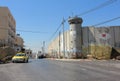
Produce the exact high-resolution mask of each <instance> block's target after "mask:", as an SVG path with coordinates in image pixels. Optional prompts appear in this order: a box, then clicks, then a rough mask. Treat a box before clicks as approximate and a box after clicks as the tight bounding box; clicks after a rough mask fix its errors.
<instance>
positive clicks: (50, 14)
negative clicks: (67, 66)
mask: <svg viewBox="0 0 120 81" xmlns="http://www.w3.org/2000/svg"><path fill="white" fill-rule="evenodd" d="M107 1H114V3H112V4H110V5H107V6H105V7H103V8H99V9H97V10H95V11H92V12H89V13H87V14H83V15H79V14H81V13H84V12H86V11H88V10H91V9H94V8H96V7H97V6H99V5H101V4H103V3H105V2H107ZM0 6H5V7H8V8H9V9H10V11H11V13H12V15H13V17H14V19H15V20H16V32H17V33H18V34H20V36H21V37H22V38H23V39H24V45H25V48H27V49H31V50H33V52H38V51H41V47H42V46H43V41H45V47H46V48H47V46H48V44H49V43H50V41H51V40H53V39H54V37H55V36H57V34H58V32H59V31H61V32H62V29H60V30H59V31H58V32H57V33H56V34H55V35H54V36H53V34H54V33H55V31H56V30H57V28H58V27H59V26H60V24H61V22H62V20H63V18H64V19H66V22H65V23H64V26H65V30H69V24H68V21H67V19H68V18H69V17H73V16H77V15H79V17H81V18H82V19H83V23H82V26H91V25H95V24H97V23H101V22H104V21H106V20H109V19H112V18H115V17H120V9H119V8H120V0H0ZM119 25H120V19H118V20H115V21H112V22H109V23H105V24H102V25H100V26H119ZM28 31H29V32H28Z"/></svg>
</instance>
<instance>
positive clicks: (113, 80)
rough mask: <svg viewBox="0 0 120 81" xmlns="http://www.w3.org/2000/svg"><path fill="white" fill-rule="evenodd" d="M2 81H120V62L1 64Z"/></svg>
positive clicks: (39, 60) (43, 61) (40, 60)
mask: <svg viewBox="0 0 120 81" xmlns="http://www.w3.org/2000/svg"><path fill="white" fill-rule="evenodd" d="M0 81H120V61H77V62H71V61H69V62H64V61H55V60H48V59H38V60H30V61H29V63H9V64H0Z"/></svg>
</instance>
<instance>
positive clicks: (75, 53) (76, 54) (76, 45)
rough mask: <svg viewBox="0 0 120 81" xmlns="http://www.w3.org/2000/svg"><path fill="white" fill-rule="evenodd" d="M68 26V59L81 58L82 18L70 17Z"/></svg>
mask: <svg viewBox="0 0 120 81" xmlns="http://www.w3.org/2000/svg"><path fill="white" fill-rule="evenodd" d="M68 22H69V24H70V58H80V57H82V27H81V24H82V22H83V20H82V18H79V17H72V18H69V20H68Z"/></svg>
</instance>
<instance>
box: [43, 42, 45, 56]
mask: <svg viewBox="0 0 120 81" xmlns="http://www.w3.org/2000/svg"><path fill="white" fill-rule="evenodd" d="M43 55H44V56H45V41H43Z"/></svg>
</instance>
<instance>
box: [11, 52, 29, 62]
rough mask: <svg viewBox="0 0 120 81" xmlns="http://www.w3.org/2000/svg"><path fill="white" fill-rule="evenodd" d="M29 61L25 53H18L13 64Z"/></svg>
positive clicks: (13, 59)
mask: <svg viewBox="0 0 120 81" xmlns="http://www.w3.org/2000/svg"><path fill="white" fill-rule="evenodd" d="M28 60H29V57H28V56H27V55H26V54H25V53H17V54H16V55H15V56H14V57H13V58H12V62H13V63H15V62H24V63H27V62H28Z"/></svg>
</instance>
